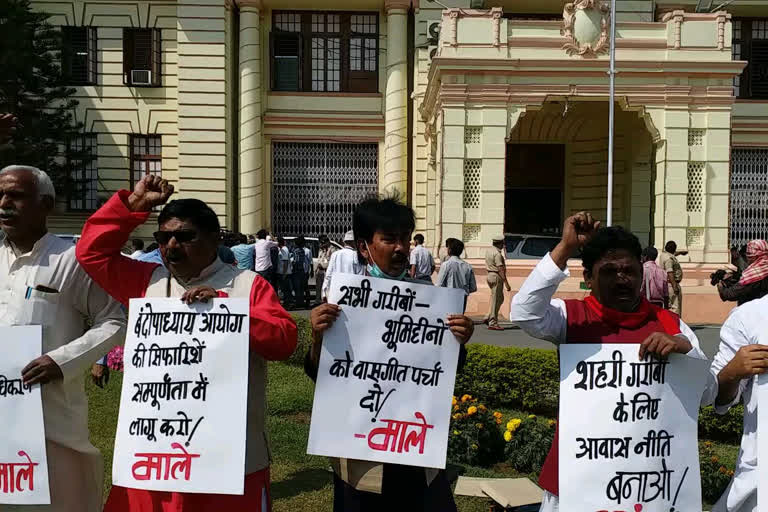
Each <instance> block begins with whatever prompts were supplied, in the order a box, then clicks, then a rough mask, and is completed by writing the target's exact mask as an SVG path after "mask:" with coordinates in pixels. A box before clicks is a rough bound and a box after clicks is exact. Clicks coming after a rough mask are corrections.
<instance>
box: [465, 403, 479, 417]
mask: <svg viewBox="0 0 768 512" xmlns="http://www.w3.org/2000/svg"><path fill="white" fill-rule="evenodd" d="M473 414H477V407H475V406H474V405H470V406H469V409H467V416H472V415H473Z"/></svg>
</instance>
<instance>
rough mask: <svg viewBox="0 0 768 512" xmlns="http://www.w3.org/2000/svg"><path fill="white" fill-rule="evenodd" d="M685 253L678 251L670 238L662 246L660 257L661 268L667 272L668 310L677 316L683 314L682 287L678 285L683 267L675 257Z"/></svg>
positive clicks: (686, 252)
mask: <svg viewBox="0 0 768 512" xmlns="http://www.w3.org/2000/svg"><path fill="white" fill-rule="evenodd" d="M686 254H688V251H678V250H677V244H676V243H675V242H673V241H671V240H670V241H669V242H667V244H666V245H665V246H664V252H662V253H661V257H660V260H661V261H660V263H661V268H663V269H664V271H665V272H666V273H667V277H668V280H669V310H670V311H672V312H673V313H677V314H678V315H679V316H683V289H682V288H681V287H680V282H681V281H682V280H683V269H682V267H681V266H680V262H679V261H678V260H677V257H678V256H685V255H686Z"/></svg>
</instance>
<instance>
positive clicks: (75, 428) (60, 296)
mask: <svg viewBox="0 0 768 512" xmlns="http://www.w3.org/2000/svg"><path fill="white" fill-rule="evenodd" d="M38 286H42V287H45V288H48V289H51V290H56V293H54V292H44V291H39V290H37V289H35V288H36V287H38ZM28 288H31V290H30V291H29V298H25V297H27V295H28ZM86 319H88V320H90V322H91V325H92V327H91V328H90V329H88V328H87V326H86ZM0 325H42V326H43V354H46V355H48V356H50V357H51V359H53V360H54V361H55V362H56V363H57V364H58V365H59V367H60V368H61V371H62V373H63V375H64V379H63V380H59V381H56V382H52V383H49V384H45V385H43V386H42V400H43V417H44V422H45V437H46V446H47V451H48V469H49V474H50V478H49V482H50V487H51V503H52V505H50V506H40V507H37V506H24V507H12V506H8V505H0V511H1V512H8V511H11V510H19V511H23V512H32V511H34V512H38V511H41V512H42V511H45V512H91V511H93V512H97V511H101V509H102V503H103V502H102V485H103V480H104V472H103V463H102V459H101V454H100V453H99V451H98V450H97V449H96V448H94V447H93V445H91V443H90V441H89V439H88V400H87V398H86V396H85V391H84V385H83V375H84V372H85V370H86V369H87V368H89V367H90V366H91V365H92V364H93V363H94V362H96V361H98V360H99V359H100V358H101V357H102V356H103V355H104V354H106V353H107V352H108V351H109V350H110V349H111V348H112V347H114V346H115V345H119V344H121V343H123V341H124V338H125V331H124V329H125V317H124V315H123V313H122V311H121V309H120V305H119V304H118V303H117V302H115V301H114V300H112V299H111V298H110V297H109V296H108V295H107V294H106V292H104V291H103V290H102V289H101V288H99V287H98V286H97V285H96V284H95V283H93V281H91V278H90V277H88V275H87V274H86V273H85V271H83V270H82V268H80V265H78V263H77V260H76V259H75V247H74V246H73V245H72V243H71V242H66V241H64V240H61V239H59V238H58V237H56V236H54V235H51V234H47V235H45V236H44V237H43V238H41V239H40V240H39V241H38V242H37V243H36V244H35V246H34V247H33V249H32V251H30V252H29V253H27V254H21V255H17V253H16V251H15V250H14V248H12V247H11V245H10V244H9V242H8V241H7V239H6V240H5V241H4V242H3V243H2V245H0Z"/></svg>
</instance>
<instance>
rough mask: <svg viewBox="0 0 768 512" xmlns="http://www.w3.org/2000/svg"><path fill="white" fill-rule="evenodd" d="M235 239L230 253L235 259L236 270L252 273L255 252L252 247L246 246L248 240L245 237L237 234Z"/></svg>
mask: <svg viewBox="0 0 768 512" xmlns="http://www.w3.org/2000/svg"><path fill="white" fill-rule="evenodd" d="M237 238H238V240H237V241H238V243H237V245H235V246H233V247H232V252H233V253H235V259H236V260H237V268H239V269H240V270H250V271H253V268H254V267H253V259H254V256H255V254H256V251H255V250H254V248H253V245H249V244H248V238H246V236H245V235H242V234H240V233H238V235H237ZM270 262H271V260H270Z"/></svg>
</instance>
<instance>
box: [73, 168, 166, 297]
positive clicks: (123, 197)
mask: <svg viewBox="0 0 768 512" xmlns="http://www.w3.org/2000/svg"><path fill="white" fill-rule="evenodd" d="M171 193H173V186H171V185H168V183H167V182H166V181H165V180H160V178H158V177H156V176H149V175H148V176H145V177H144V178H142V180H141V181H140V182H139V183H137V184H136V189H135V190H134V191H133V193H129V192H128V191H127V190H121V191H119V192H117V193H116V194H115V195H114V196H112V197H111V198H110V199H109V201H107V202H106V204H104V206H102V207H101V208H99V210H98V211H97V212H96V213H94V214H93V215H91V217H90V218H89V219H88V221H87V222H86V223H85V227H84V228H83V234H82V237H81V238H80V241H79V242H78V243H77V246H76V253H77V261H78V262H79V263H80V265H81V266H82V267H83V269H85V271H86V272H87V273H88V275H90V276H91V278H92V279H93V280H94V281H96V283H98V284H99V286H101V287H102V288H104V289H105V290H106V291H107V293H109V294H110V295H111V296H112V297H113V298H114V299H115V300H117V301H118V302H120V303H122V304H124V305H126V306H127V305H128V301H129V300H130V299H132V298H135V297H143V296H144V293H145V291H146V289H147V285H148V284H149V280H150V278H151V277H152V273H153V272H154V271H155V269H156V268H157V266H158V265H157V264H155V263H146V262H142V261H137V260H132V259H130V258H126V257H124V256H123V255H122V253H121V252H120V251H121V249H122V247H123V245H125V243H126V242H127V241H128V238H129V237H130V236H131V233H132V232H133V230H134V229H136V228H137V227H138V226H140V225H141V224H143V223H144V222H145V221H146V220H147V218H148V217H149V213H150V211H151V210H152V208H153V207H154V206H155V204H163V203H164V202H165V201H166V200H167V199H168V197H169V196H170V195H171Z"/></svg>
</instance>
